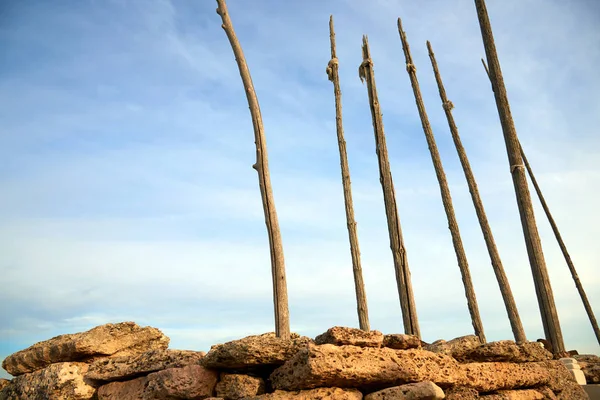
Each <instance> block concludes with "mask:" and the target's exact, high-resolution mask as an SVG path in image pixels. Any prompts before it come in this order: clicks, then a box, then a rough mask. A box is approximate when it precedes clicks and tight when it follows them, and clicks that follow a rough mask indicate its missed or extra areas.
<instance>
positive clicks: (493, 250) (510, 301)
mask: <svg viewBox="0 0 600 400" xmlns="http://www.w3.org/2000/svg"><path fill="white" fill-rule="evenodd" d="M427 49H428V50H429V58H430V59H431V66H432V67H433V73H434V75H435V80H436V82H437V85H438V89H439V92H440V99H441V100H442V107H443V109H444V113H445V114H446V119H447V120H448V126H449V127H450V133H451V134H452V139H453V140H454V146H455V147H456V152H457V153H458V158H459V159H460V163H461V165H462V168H463V171H464V174H465V178H466V180H467V185H468V186H469V192H470V193H471V199H472V200H473V206H474V207H475V213H476V214H477V218H478V220H479V226H480V227H481V232H482V233H483V239H484V240H485V245H486V247H487V250H488V253H489V255H490V260H491V262H492V268H493V270H494V273H495V275H496V280H497V281H498V286H499V287H500V293H501V294H502V299H503V300H504V306H505V307H506V313H507V314H508V320H509V321H510V326H511V328H512V332H513V335H514V337H515V341H516V342H517V343H524V342H526V341H527V337H526V336H525V330H524V329H523V324H522V323H521V318H520V317H519V311H518V309H517V305H516V303H515V298H514V297H513V294H512V290H511V288H510V283H509V282H508V278H507V277H506V272H504V266H503V265H502V260H501V259H500V253H499V252H498V248H497V247H496V242H495V241H494V236H493V234H492V230H491V228H490V224H489V222H488V219H487V215H486V213H485V209H484V208H483V202H482V201H481V196H480V195H479V189H478V188H477V181H476V180H475V176H474V175H473V171H472V169H471V164H470V163H469V158H468V157H467V153H466V151H465V148H464V147H463V145H462V141H461V140H460V135H459V133H458V128H457V127H456V122H455V121H454V116H453V115H452V108H454V105H453V104H452V102H451V101H450V100H448V97H447V96H446V89H445V88H444V83H443V82H442V76H441V75H440V71H439V69H438V65H437V61H436V59H435V54H434V53H433V49H432V48H431V43H429V41H428V42H427Z"/></svg>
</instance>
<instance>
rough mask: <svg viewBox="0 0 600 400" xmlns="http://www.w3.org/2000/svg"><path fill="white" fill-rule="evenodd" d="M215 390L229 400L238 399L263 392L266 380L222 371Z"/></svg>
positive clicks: (218, 394)
mask: <svg viewBox="0 0 600 400" xmlns="http://www.w3.org/2000/svg"><path fill="white" fill-rule="evenodd" d="M215 391H216V394H217V396H219V397H223V398H225V399H227V400H238V399H243V398H245V397H251V396H257V395H261V394H263V393H264V392H265V381H264V380H263V379H262V378H257V377H254V376H248V375H242V374H228V373H221V378H220V380H219V383H217V386H216V389H215Z"/></svg>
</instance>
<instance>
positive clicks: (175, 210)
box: [0, 0, 600, 376]
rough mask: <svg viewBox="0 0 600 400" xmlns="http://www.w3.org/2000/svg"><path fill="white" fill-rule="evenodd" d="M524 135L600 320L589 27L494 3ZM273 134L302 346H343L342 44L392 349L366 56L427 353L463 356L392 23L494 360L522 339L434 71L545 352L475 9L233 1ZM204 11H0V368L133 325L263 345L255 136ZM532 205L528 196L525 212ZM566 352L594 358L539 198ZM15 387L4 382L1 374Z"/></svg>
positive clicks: (203, 343)
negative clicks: (452, 342)
mask: <svg viewBox="0 0 600 400" xmlns="http://www.w3.org/2000/svg"><path fill="white" fill-rule="evenodd" d="M488 3H489V4H488V11H489V14H490V18H491V22H492V26H493V31H494V34H495V39H496V45H497V49H498V53H499V57H500V62H501V66H502V71H503V73H504V79H505V83H506V87H507V91H508V96H509V99H510V101H511V109H512V114H513V117H514V121H515V125H516V128H517V132H518V134H519V137H520V140H521V142H522V144H523V147H524V149H525V152H526V154H527V155H528V158H529V160H530V162H531V164H532V167H533V169H534V171H535V173H536V175H537V178H538V181H539V183H540V185H541V187H542V190H543V192H544V195H545V197H546V200H547V202H548V204H549V206H550V208H551V210H552V212H553V214H554V217H555V219H556V221H557V224H558V226H559V228H560V230H561V233H562V235H563V238H564V240H565V242H566V244H567V247H568V249H569V251H570V253H571V256H572V258H573V260H574V263H575V266H576V268H577V272H578V274H579V277H580V278H581V280H582V282H583V284H584V287H585V289H586V290H587V294H588V297H589V299H590V302H591V304H592V307H594V308H595V310H596V312H597V313H598V312H600V276H599V274H598V272H597V271H598V267H597V263H598V260H599V259H600V248H599V247H598V245H597V243H598V240H599V238H600V228H598V227H599V226H600V214H599V213H598V212H597V204H598V201H599V198H600V150H599V149H600V135H598V126H600V103H599V101H598V93H599V92H600V75H598V72H597V71H598V70H597V65H599V64H600V29H599V28H598V26H600V24H599V22H600V4H599V3H598V2H595V1H591V0H578V1H571V2H564V1H558V0H506V1H488ZM228 6H229V11H230V15H231V18H232V21H233V24H234V27H235V30H236V32H237V35H238V37H239V39H240V42H241V45H242V46H243V49H244V52H245V55H246V58H247V62H248V65H249V68H250V71H251V74H252V78H253V81H254V86H255V88H256V91H257V95H258V99H259V102H260V106H261V109H262V115H263V119H264V125H265V134H266V141H267V145H268V156H269V166H270V172H271V179H272V186H273V192H274V198H275V204H276V207H277V213H278V215H279V223H280V227H281V232H282V238H283V246H284V253H285V262H286V272H287V284H288V292H289V308H290V320H291V330H292V331H294V332H298V333H300V334H303V335H307V336H312V337H314V336H316V335H317V334H320V333H322V332H324V331H325V330H327V329H328V328H330V327H332V326H340V325H341V326H350V327H358V318H357V314H356V300H355V295H354V285H353V278H352V263H351V258H350V251H349V242H348V232H347V228H346V221H345V213H344V199H343V192H342V185H341V174H340V166H339V163H340V160H339V152H338V146H337V137H336V131H335V109H334V99H333V87H332V84H331V82H329V81H328V80H327V75H326V72H325V69H326V66H327V63H328V61H329V59H330V49H329V33H328V20H329V16H330V14H333V16H334V19H335V28H336V38H337V50H338V58H339V68H340V77H341V88H342V102H343V112H344V114H343V121H344V129H345V136H346V141H347V149H348V158H349V165H350V173H351V178H352V193H353V196H354V208H355V213H356V220H357V223H358V236H359V240H360V250H361V255H362V267H363V274H364V279H365V285H366V293H367V298H368V305H369V317H370V322H371V328H372V329H377V330H380V331H382V332H384V333H402V331H403V324H402V317H401V311H400V305H399V301H398V292H397V288H396V282H395V277H394V276H395V275H394V268H393V263H392V257H391V252H390V247H389V238H388V232H387V223H386V218H385V210H384V207H383V196H382V191H381V186H380V184H379V172H378V166H377V157H376V154H375V142H374V136H373V129H372V124H371V115H370V110H369V105H368V97H367V90H366V86H364V85H363V84H362V83H361V81H360V79H359V77H358V72H357V71H358V66H359V65H360V63H361V47H360V46H361V40H362V35H363V34H367V35H368V37H369V43H370V46H371V53H372V58H373V63H374V71H375V77H376V80H377V88H378V92H379V100H380V103H381V108H382V113H383V122H384V127H385V132H386V136H387V145H388V151H389V156H390V164H391V168H392V174H393V178H394V182H395V189H396V199H397V202H398V211H399V215H400V219H401V223H402V228H403V232H404V239H405V244H406V249H407V254H408V260H409V266H410V270H411V274H412V283H413V289H414V292H415V299H416V307H417V312H418V316H419V322H420V326H421V333H422V336H423V340H425V341H434V340H436V339H440V338H443V339H446V340H448V339H451V338H454V337H457V336H462V335H468V334H472V333H473V328H472V326H471V322H470V317H469V313H468V310H467V305H466V299H465V296H464V289H463V287H462V283H461V278H460V272H459V269H458V265H457V262H456V257H455V254H454V249H453V247H452V240H451V237H450V233H449V231H448V228H447V226H448V224H447V220H446V216H445V213H444V209H443V206H442V203H441V197H440V191H439V186H438V183H437V180H436V177H435V173H434V169H433V164H432V162H431V157H430V154H429V151H428V148H427V143H426V141H425V137H424V134H423V130H422V128H421V122H420V120H419V116H418V112H417V108H416V106H415V103H414V97H413V94H412V89H411V86H410V81H409V77H408V75H407V73H406V69H405V66H404V56H403V53H402V48H401V43H400V40H399V36H398V31H397V26H396V20H397V18H398V17H401V18H402V21H403V26H404V30H405V31H406V33H407V37H408V40H409V43H410V45H411V50H412V55H413V59H414V64H415V66H416V68H417V76H418V78H419V82H420V84H421V90H422V93H423V99H424V102H425V106H426V108H427V112H428V114H429V119H430V122H431V125H432V128H433V132H434V135H435V137H436V140H437V144H438V147H439V151H440V154H441V157H442V161H443V164H444V168H445V171H446V175H447V178H448V181H449V184H450V190H451V193H452V197H453V201H454V207H455V210H456V216H457V219H458V223H459V226H460V229H461V235H462V239H463V242H464V246H465V250H466V253H467V257H468V261H469V266H470V269H471V274H472V278H473V284H474V287H475V292H476V294H477V300H478V303H479V308H480V312H481V316H482V320H483V325H484V329H485V333H486V336H487V339H488V340H489V341H492V340H502V339H512V332H511V330H510V325H509V322H508V318H507V316H506V312H505V310H504V305H503V302H502V298H501V295H500V291H499V289H498V285H497V282H496V279H495V276H494V273H493V270H492V268H491V264H490V261H489V256H488V254H487V249H486V247H485V243H484V241H483V237H482V234H481V230H480V227H479V224H478V222H477V218H476V215H475V211H474V208H473V204H472V201H471V197H470V195H469V192H468V188H467V185H466V181H465V178H464V174H463V171H462V168H461V166H460V162H459V159H458V156H457V154H456V150H455V147H454V145H453V142H452V139H451V136H450V133H449V130H448V125H447V122H446V119H445V115H444V113H443V109H442V107H441V102H440V99H439V94H438V92H437V86H436V83H435V80H434V77H433V73H432V69H431V64H430V61H429V58H428V56H427V49H426V46H425V42H426V40H430V41H431V44H432V46H433V49H434V51H435V53H436V57H437V61H438V64H439V68H440V72H441V75H442V77H443V78H444V83H445V86H446V90H447V93H448V97H449V98H450V100H451V101H452V102H453V103H454V105H455V110H454V116H455V119H456V122H457V125H458V127H459V130H460V134H461V138H462V140H463V144H464V146H465V148H466V151H467V154H468V156H469V159H470V162H471V165H472V168H473V171H474V174H475V176H476V178H477V181H478V184H479V188H480V192H481V196H482V199H483V202H484V205H485V207H486V211H487V214H488V217H489V220H490V224H491V227H492V231H493V233H494V236H495V239H496V242H497V245H498V249H499V251H500V254H501V257H502V260H503V264H504V267H505V269H506V273H507V275H508V278H509V281H510V284H511V287H512V290H513V293H514V296H515V300H516V303H517V306H518V308H519V311H520V315H521V318H522V321H523V325H524V327H525V331H526V334H527V336H528V338H529V339H530V340H536V339H538V338H541V337H543V329H542V323H541V318H540V314H539V309H538V305H537V301H536V297H535V291H534V286H533V280H532V275H531V270H530V266H529V263H528V259H527V252H526V249H525V243H524V239H523V234H522V230H521V225H520V220H519V214H518V210H517V206H516V201H515V193H514V189H513V185H512V179H511V176H510V172H509V165H508V160H507V156H506V148H505V144H504V139H503V136H502V131H501V127H500V124H499V119H498V114H497V110H496V106H495V102H494V97H493V94H492V92H491V88H490V84H489V81H488V80H487V77H486V75H485V71H484V70H483V68H482V65H481V61H480V59H481V58H482V57H485V53H484V49H483V45H482V41H481V34H480V31H479V25H478V22H477V16H476V13H475V6H474V3H473V1H471V0H452V1H447V0H434V1H428V2H411V1H406V0H373V1H370V2H362V1H356V0H330V1H327V2H323V1H319V0H305V1H299V2H282V1H275V0H255V1H252V2H249V1H243V0H230V1H229V2H228ZM215 9H216V2H214V1H209V0H204V1H193V0H102V1H101V0H79V1H73V0H71V1H67V0H57V1H52V2H48V1H42V0H27V1H17V0H8V1H3V2H1V4H0V93H1V94H2V95H1V96H0V159H1V160H2V162H0V187H1V188H2V189H1V191H2V195H1V196H0V221H2V222H1V223H0V276H1V277H2V278H1V286H2V289H1V290H0V360H1V359H3V358H4V357H6V356H7V355H9V354H11V353H13V352H15V351H18V350H21V349H23V348H26V347H28V346H30V345H32V344H33V343H35V342H38V341H41V340H45V339H49V338H51V337H53V336H56V335H59V334H64V333H75V332H80V331H85V330H88V329H90V328H92V327H94V326H96V325H100V324H104V323H109V322H120V321H135V322H137V323H138V324H140V325H142V326H148V325H149V326H154V327H157V328H159V329H161V330H162V331H163V332H164V333H165V334H166V335H168V336H169V337H170V338H171V345H170V347H171V348H177V349H192V350H203V351H207V350H208V349H209V348H210V346H211V345H212V344H216V343H223V342H225V341H228V340H232V339H236V338H240V337H244V336H248V335H252V334H259V333H264V332H269V331H273V330H274V322H273V303H272V283H271V273H270V260H269V247H268V240H267V234H266V227H265V222H264V215H263V210H262V204H261V199H260V192H259V187H258V178H257V174H256V171H254V170H253V169H252V168H251V166H252V164H253V163H254V162H255V157H256V153H255V147H254V143H253V142H254V133H253V131H252V122H251V119H250V114H249V111H248V105H247V103H246V98H245V95H244V89H243V86H242V83H241V80H240V76H239V72H238V70H237V65H236V63H235V59H234V57H233V54H232V51H231V47H230V45H229V42H228V41H227V38H226V36H225V33H224V31H223V30H222V29H221V20H220V17H219V16H218V15H217V14H216V12H215ZM532 194H533V192H532ZM533 200H534V207H535V211H536V219H537V223H538V227H539V231H540V235H541V239H542V245H543V249H544V254H545V258H546V262H547V267H548V271H549V276H550V279H551V282H552V285H553V290H554V297H555V300H556V306H557V309H558V314H559V318H560V321H561V324H562V331H563V335H564V339H565V343H566V347H567V348H568V349H577V350H578V351H579V352H580V353H595V354H598V353H599V350H600V349H599V347H598V343H597V342H596V340H595V337H594V335H593V332H592V329H591V326H590V324H589V321H588V319H587V316H586V314H585V311H584V309H583V306H582V303H581V300H580V298H579V296H578V293H577V291H576V288H575V285H574V283H573V280H572V279H571V276H570V274H569V271H568V269H567V266H566V264H565V261H564V259H563V257H562V254H561V252H560V249H559V247H558V245H557V243H556V241H555V239H554V236H553V234H552V231H551V229H550V226H549V224H548V222H547V220H546V218H545V216H544V215H543V212H542V210H541V207H540V206H539V202H538V201H537V198H536V197H535V196H533ZM2 374H3V376H7V375H6V373H4V372H3V373H2Z"/></svg>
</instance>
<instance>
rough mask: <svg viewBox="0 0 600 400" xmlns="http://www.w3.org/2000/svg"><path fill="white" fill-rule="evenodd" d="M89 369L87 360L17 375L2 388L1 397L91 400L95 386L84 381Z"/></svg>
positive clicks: (11, 399) (10, 398) (3, 399)
mask: <svg viewBox="0 0 600 400" xmlns="http://www.w3.org/2000/svg"><path fill="white" fill-rule="evenodd" d="M87 369H88V365H87V364H85V363H78V362H73V363H69V362H67V363H56V364H52V365H50V366H48V367H46V368H44V369H41V370H38V371H35V372H32V373H30V374H26V375H21V376H18V377H16V378H14V379H13V380H12V381H10V384H9V385H7V386H6V387H5V388H4V389H2V391H0V400H23V399H57V400H58V399H64V400H87V399H91V398H92V397H93V396H94V394H95V393H96V388H94V387H92V386H90V385H89V384H88V383H87V382H86V381H85V380H84V375H85V373H86V371H87Z"/></svg>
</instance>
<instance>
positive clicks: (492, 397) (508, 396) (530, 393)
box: [480, 389, 546, 400]
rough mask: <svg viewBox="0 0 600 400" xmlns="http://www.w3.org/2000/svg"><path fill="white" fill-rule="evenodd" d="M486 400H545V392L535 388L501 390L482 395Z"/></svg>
mask: <svg viewBox="0 0 600 400" xmlns="http://www.w3.org/2000/svg"><path fill="white" fill-rule="evenodd" d="M480 398H482V399H485V400H545V399H546V396H544V394H543V393H540V392H538V391H537V390H534V389H524V390H501V391H498V392H496V393H493V394H487V395H485V396H480Z"/></svg>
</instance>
